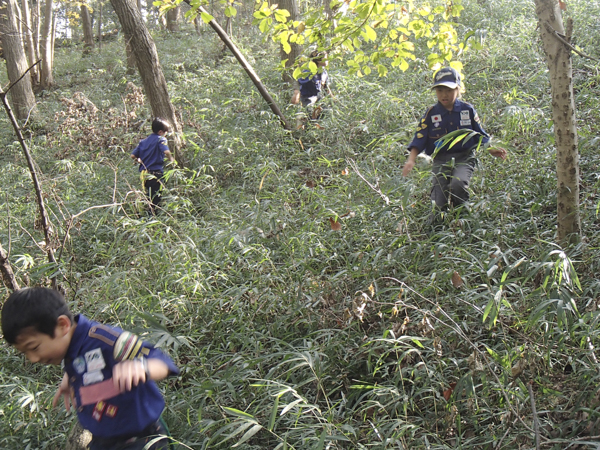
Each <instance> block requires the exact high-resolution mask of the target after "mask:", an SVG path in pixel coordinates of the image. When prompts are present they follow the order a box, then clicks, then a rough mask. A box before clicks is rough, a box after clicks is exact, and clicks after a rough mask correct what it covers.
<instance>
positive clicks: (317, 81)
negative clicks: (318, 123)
mask: <svg viewBox="0 0 600 450" xmlns="http://www.w3.org/2000/svg"><path fill="white" fill-rule="evenodd" d="M310 58H311V60H312V62H314V63H315V64H316V65H317V67H319V68H321V67H322V68H323V70H322V72H321V73H316V74H315V75H310V76H308V77H304V78H298V79H297V80H296V81H295V82H294V94H293V95H292V99H291V101H290V103H292V104H293V105H297V104H298V103H301V104H302V106H304V107H305V108H307V109H308V112H309V117H310V118H311V119H312V120H316V119H318V118H319V117H320V115H321V111H322V108H320V107H315V105H316V103H317V102H318V101H319V100H321V99H322V98H323V95H324V94H323V93H324V92H327V93H328V94H329V95H331V90H330V89H329V84H328V81H329V75H328V73H327V70H326V69H325V68H326V67H327V65H328V64H329V62H328V61H327V53H325V52H321V53H319V52H318V51H317V50H315V51H313V52H311V54H310Z"/></svg>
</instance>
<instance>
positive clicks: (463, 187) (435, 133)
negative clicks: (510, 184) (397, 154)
mask: <svg viewBox="0 0 600 450" xmlns="http://www.w3.org/2000/svg"><path fill="white" fill-rule="evenodd" d="M461 88H462V86H461V79H460V74H459V73H458V72H457V71H456V70H454V69H452V68H450V67H445V68H443V69H440V70H439V71H438V72H437V73H436V74H435V81H434V84H433V87H432V89H435V93H436V96H437V99H438V103H437V104H436V105H434V106H432V107H431V108H429V109H428V110H427V112H426V113H425V115H424V116H423V117H422V118H421V121H420V123H419V125H418V126H417V131H416V133H415V136H414V138H413V140H412V142H411V143H410V144H409V145H408V149H409V150H410V154H409V156H408V159H407V161H406V163H405V164H404V167H403V169H402V175H403V176H408V174H409V173H410V172H411V170H412V169H413V167H414V165H415V161H416V159H417V155H418V154H419V153H421V152H423V151H424V152H425V154H427V155H429V156H432V155H433V156H434V158H433V166H432V173H433V186H432V189H431V200H432V203H435V210H434V211H433V213H432V215H431V217H430V223H431V225H436V224H437V223H438V222H439V220H440V218H441V215H440V212H441V211H442V212H443V211H445V210H446V209H447V208H448V203H450V204H451V205H452V206H453V207H459V206H461V205H464V204H465V203H466V202H467V201H468V200H469V182H470V181H471V177H472V176H473V171H474V169H475V163H476V157H475V150H476V149H477V147H478V146H479V145H482V146H485V145H486V144H488V142H489V141H490V136H489V135H488V134H487V133H486V132H485V131H484V130H483V128H482V126H481V122H480V120H479V116H478V115H477V112H476V111H475V108H473V105H470V104H469V103H466V102H463V101H462V100H460V98H459V97H460V92H461ZM460 129H465V130H472V131H476V132H477V133H479V135H480V136H473V137H471V138H469V139H466V140H465V139H462V140H460V141H459V142H456V143H454V145H451V144H448V143H447V144H445V145H444V146H441V147H439V143H438V144H437V145H438V147H436V141H437V140H438V139H440V138H442V137H444V136H445V135H446V134H448V133H450V132H452V131H455V130H460ZM451 141H453V140H451ZM488 152H489V153H490V154H491V155H492V156H495V157H497V158H501V159H506V155H507V152H506V150H505V149H503V148H499V147H498V148H492V147H489V148H488Z"/></svg>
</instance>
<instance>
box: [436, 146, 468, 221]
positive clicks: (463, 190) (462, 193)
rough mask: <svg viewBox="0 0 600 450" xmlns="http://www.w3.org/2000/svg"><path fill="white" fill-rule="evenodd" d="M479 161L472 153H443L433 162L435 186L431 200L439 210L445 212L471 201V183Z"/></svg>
mask: <svg viewBox="0 0 600 450" xmlns="http://www.w3.org/2000/svg"><path fill="white" fill-rule="evenodd" d="M476 163H477V159H476V158H475V155H474V153H473V152H472V151H466V152H461V153H447V152H444V151H441V152H440V153H438V154H437V156H436V157H435V159H434V160H433V167H432V169H431V171H432V172H433V186H432V188H431V200H432V201H433V202H434V203H435V206H436V207H437V209H439V210H441V211H444V210H446V209H447V208H448V203H450V205H451V206H453V207H457V206H461V205H463V204H464V203H466V202H468V201H469V183H470V182H471V177H472V176H473V172H474V170H475V165H476Z"/></svg>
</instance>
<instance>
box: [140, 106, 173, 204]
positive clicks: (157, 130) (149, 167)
mask: <svg viewBox="0 0 600 450" xmlns="http://www.w3.org/2000/svg"><path fill="white" fill-rule="evenodd" d="M168 132H169V124H168V123H167V121H166V120H164V119H161V118H160V117H157V118H155V119H154V120H153V121H152V134H151V135H150V136H148V137H147V138H146V139H144V140H142V141H140V143H139V144H138V146H137V147H136V148H135V149H134V150H133V152H131V159H133V160H134V161H135V162H137V163H138V164H139V165H140V172H141V177H142V184H143V187H144V191H145V192H146V194H147V195H148V198H149V199H150V209H149V211H148V212H149V214H150V215H154V214H156V208H158V206H159V205H160V201H161V196H160V191H161V189H162V187H163V183H162V178H163V174H164V171H163V165H164V161H165V157H166V158H168V159H169V162H174V161H175V159H174V158H173V155H172V154H171V152H170V151H169V146H168V144H167V138H166V135H167V134H168Z"/></svg>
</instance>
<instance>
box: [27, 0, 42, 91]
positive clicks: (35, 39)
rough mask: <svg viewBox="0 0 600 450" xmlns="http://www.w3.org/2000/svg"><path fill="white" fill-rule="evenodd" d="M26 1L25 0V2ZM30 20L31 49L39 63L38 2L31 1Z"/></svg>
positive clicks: (39, 67) (37, 0) (39, 69)
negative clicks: (31, 28) (31, 30)
mask: <svg viewBox="0 0 600 450" xmlns="http://www.w3.org/2000/svg"><path fill="white" fill-rule="evenodd" d="M25 1H27V0H25ZM31 19H32V22H33V49H34V52H35V60H36V61H39V60H40V59H41V58H40V1H39V0H34V1H33V8H32V9H31ZM41 71H42V69H41V66H38V83H39V82H40V76H41V75H40V74H41Z"/></svg>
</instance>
